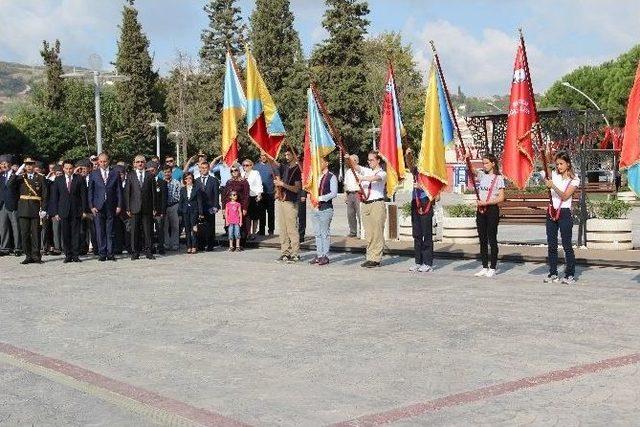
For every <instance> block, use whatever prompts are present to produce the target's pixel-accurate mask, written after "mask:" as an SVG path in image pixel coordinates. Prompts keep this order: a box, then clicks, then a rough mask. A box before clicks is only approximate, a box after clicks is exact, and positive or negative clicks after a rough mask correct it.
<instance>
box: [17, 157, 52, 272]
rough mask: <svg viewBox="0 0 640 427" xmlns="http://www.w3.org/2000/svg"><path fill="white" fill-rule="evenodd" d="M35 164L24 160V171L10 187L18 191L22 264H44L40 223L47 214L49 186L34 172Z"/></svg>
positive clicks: (29, 160)
mask: <svg viewBox="0 0 640 427" xmlns="http://www.w3.org/2000/svg"><path fill="white" fill-rule="evenodd" d="M34 164H35V162H34V161H33V160H32V159H31V158H30V157H27V158H26V159H25V160H24V170H23V171H21V172H20V173H19V174H18V175H14V176H13V177H12V178H11V182H10V184H9V185H11V186H13V187H14V188H16V189H17V192H18V194H19V199H18V218H19V224H20V234H21V236H22V248H23V249H24V254H25V259H24V261H22V264H42V254H41V252H40V221H41V219H42V218H44V216H45V215H46V213H45V212H44V211H43V206H46V205H47V199H48V186H47V185H46V183H45V178H44V176H43V175H41V174H39V173H36V172H35V170H34Z"/></svg>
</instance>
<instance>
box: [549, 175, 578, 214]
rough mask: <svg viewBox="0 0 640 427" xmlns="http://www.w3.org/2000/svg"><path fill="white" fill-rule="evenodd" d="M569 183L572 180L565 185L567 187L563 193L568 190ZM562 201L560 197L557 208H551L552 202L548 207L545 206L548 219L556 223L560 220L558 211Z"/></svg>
mask: <svg viewBox="0 0 640 427" xmlns="http://www.w3.org/2000/svg"><path fill="white" fill-rule="evenodd" d="M571 181H572V179H571V178H570V179H569V182H568V183H567V186H566V187H564V191H563V193H564V192H565V191H567V190H568V189H569V186H570V185H571ZM562 201H563V200H562V197H560V205H559V206H558V207H557V208H556V207H555V206H553V202H549V206H547V213H548V214H549V218H550V219H551V220H552V221H556V222H557V221H558V220H559V219H560V209H561V206H562Z"/></svg>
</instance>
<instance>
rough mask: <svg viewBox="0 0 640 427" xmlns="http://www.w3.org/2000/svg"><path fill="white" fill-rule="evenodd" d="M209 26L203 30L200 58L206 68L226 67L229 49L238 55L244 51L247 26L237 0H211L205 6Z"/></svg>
mask: <svg viewBox="0 0 640 427" xmlns="http://www.w3.org/2000/svg"><path fill="white" fill-rule="evenodd" d="M204 11H205V12H206V14H207V16H208V17H209V26H208V27H207V28H206V29H204V30H202V34H201V36H200V39H201V40H202V47H201V48H200V58H201V60H202V65H203V67H204V68H205V69H206V70H209V71H211V70H212V69H214V68H221V67H224V62H225V57H226V54H227V49H229V50H230V51H231V54H232V55H234V56H236V55H239V54H241V53H242V48H243V46H244V44H245V42H246V36H245V33H246V31H247V26H246V25H245V24H244V23H243V22H242V14H241V10H240V8H239V7H238V6H236V0H210V1H209V4H207V5H206V6H204Z"/></svg>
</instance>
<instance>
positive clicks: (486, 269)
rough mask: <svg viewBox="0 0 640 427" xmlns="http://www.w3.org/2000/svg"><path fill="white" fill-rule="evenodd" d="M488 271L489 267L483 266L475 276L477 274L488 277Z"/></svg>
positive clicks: (477, 275)
mask: <svg viewBox="0 0 640 427" xmlns="http://www.w3.org/2000/svg"><path fill="white" fill-rule="evenodd" d="M488 271H489V269H488V268H483V269H482V270H480V271H478V272H477V273H476V274H474V276H476V277H486V276H487V272H488Z"/></svg>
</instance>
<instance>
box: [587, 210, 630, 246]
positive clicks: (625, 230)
mask: <svg viewBox="0 0 640 427" xmlns="http://www.w3.org/2000/svg"><path fill="white" fill-rule="evenodd" d="M631 209H632V207H631V204H629V203H627V202H625V201H622V200H601V201H597V202H589V204H588V210H589V216H590V217H591V218H589V219H588V220H587V248H590V249H610V250H627V249H633V233H632V230H633V222H632V221H631V219H630V218H628V217H627V215H628V214H629V212H630V211H631Z"/></svg>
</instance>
